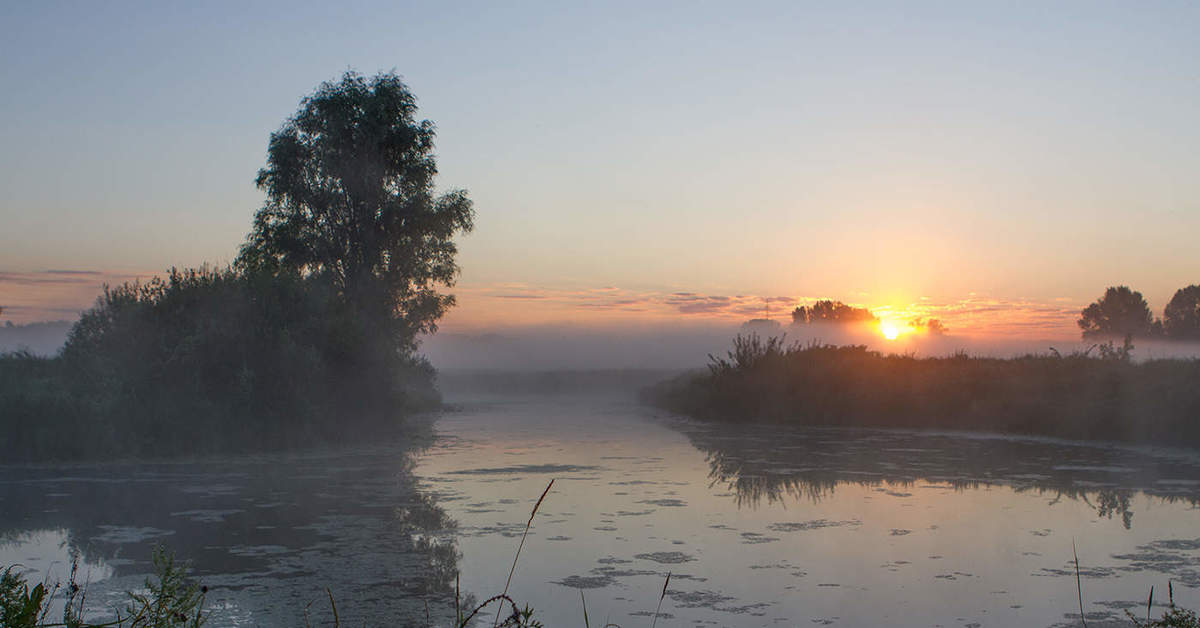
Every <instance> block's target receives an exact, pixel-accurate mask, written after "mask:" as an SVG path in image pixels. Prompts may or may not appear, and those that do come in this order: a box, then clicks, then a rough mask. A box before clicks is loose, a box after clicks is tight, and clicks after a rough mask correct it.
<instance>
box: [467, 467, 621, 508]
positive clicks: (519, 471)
mask: <svg viewBox="0 0 1200 628" xmlns="http://www.w3.org/2000/svg"><path fill="white" fill-rule="evenodd" d="M600 469H603V467H593V466H587V465H574V464H522V465H514V466H511V467H490V468H482V469H461V470H458V471H447V474H449V475H525V474H532V473H578V472H580V471H598V470H600ZM501 503H505V502H504V501H501Z"/></svg>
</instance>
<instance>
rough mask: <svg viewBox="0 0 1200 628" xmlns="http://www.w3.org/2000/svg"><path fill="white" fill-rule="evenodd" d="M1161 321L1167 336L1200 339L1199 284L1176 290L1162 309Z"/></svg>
mask: <svg viewBox="0 0 1200 628" xmlns="http://www.w3.org/2000/svg"><path fill="white" fill-rule="evenodd" d="M1162 323H1163V332H1164V333H1165V334H1166V335H1167V336H1168V337H1171V338H1178V339H1181V340H1200V285H1191V286H1188V287H1186V288H1180V289H1179V290H1176V291H1175V296H1173V297H1171V301H1170V302H1169V303H1167V307H1166V308H1164V309H1163V318H1162Z"/></svg>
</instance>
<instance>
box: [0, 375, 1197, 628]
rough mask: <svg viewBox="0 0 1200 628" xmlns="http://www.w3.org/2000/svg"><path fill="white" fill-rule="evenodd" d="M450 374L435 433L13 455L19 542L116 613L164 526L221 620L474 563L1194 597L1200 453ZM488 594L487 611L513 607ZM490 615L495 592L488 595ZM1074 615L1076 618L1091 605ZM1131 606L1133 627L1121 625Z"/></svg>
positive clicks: (1031, 611)
mask: <svg viewBox="0 0 1200 628" xmlns="http://www.w3.org/2000/svg"><path fill="white" fill-rule="evenodd" d="M502 388H508V389H509V391H508V392H509V393H510V394H498V393H495V392H492V393H478V392H475V393H470V392H461V391H460V392H456V393H452V394H451V395H450V400H451V401H454V402H456V403H457V406H458V407H457V409H456V410H454V411H451V412H448V413H446V414H445V415H443V416H442V417H440V418H439V419H438V421H437V422H436V424H435V427H434V430H435V435H434V436H433V437H431V438H430V439H429V441H428V442H427V444H428V447H426V448H418V449H413V450H406V449H403V448H400V447H399V446H396V445H390V446H389V445H386V444H380V445H379V446H376V447H372V448H360V449H354V450H343V451H336V452H327V453H320V454H308V455H292V456H269V457H253V458H230V459H225V460H219V461H204V462H188V463H177V464H170V465H89V466H72V467H69V468H62V467H51V468H29V467H7V468H3V469H2V470H0V482H2V484H0V486H2V487H3V491H2V492H0V500H2V501H0V508H2V510H0V512H2V513H3V514H2V516H0V530H3V531H4V532H3V533H2V534H3V535H4V536H3V538H4V539H5V541H4V543H3V544H2V545H0V562H3V563H9V562H21V563H23V564H25V565H26V566H28V567H31V568H33V569H36V570H38V571H37V574H44V573H45V571H46V570H47V569H50V570H51V571H53V572H55V573H58V574H61V575H62V576H65V573H63V569H64V566H65V564H66V562H67V561H68V554H69V552H70V551H71V548H78V549H79V550H81V551H82V555H83V558H84V559H85V566H84V568H83V569H85V570H88V569H90V573H91V580H92V585H91V587H90V589H89V590H90V591H93V593H90V594H89V606H91V607H92V608H94V609H95V610H97V611H99V610H101V609H102V608H103V606H104V605H105V604H110V603H112V600H113V599H116V596H118V594H119V593H120V592H121V591H123V590H125V589H127V588H132V587H135V586H137V585H138V583H139V582H140V581H141V579H142V577H143V575H144V574H145V573H146V572H147V571H148V565H147V562H146V559H147V557H148V556H149V548H150V547H151V546H152V545H153V543H155V542H163V543H165V544H167V545H169V546H170V547H171V548H172V549H174V550H175V551H176V552H178V553H179V555H180V556H181V557H186V558H190V559H192V560H193V561H194V563H195V565H196V567H197V571H198V573H199V574H200V575H201V576H202V578H203V580H204V582H205V583H207V584H209V586H210V587H211V589H210V593H209V602H210V606H211V607H212V608H214V611H215V612H216V614H217V619H216V620H215V621H216V625H227V624H244V625H297V624H301V625H302V624H303V613H304V609H305V608H306V605H308V604H309V603H310V602H311V603H312V605H311V607H308V612H309V614H310V616H311V617H312V619H313V623H314V625H319V624H320V623H321V622H328V621H329V620H330V618H331V614H330V612H329V609H328V600H327V597H326V593H325V587H326V586H329V587H330V588H331V589H332V591H333V593H334V595H335V598H336V599H337V603H338V610H339V613H340V615H341V617H342V619H343V621H345V622H346V623H347V625H360V624H361V623H363V622H366V623H368V624H373V625H396V624H404V623H414V624H422V623H424V622H425V621H426V620H425V617H426V611H425V608H426V605H428V607H429V609H430V610H429V611H428V612H429V615H428V617H429V618H430V623H433V624H437V625H446V623H447V621H446V619H445V618H446V617H447V614H446V613H447V612H448V610H449V609H450V608H451V607H452V604H453V597H454V593H453V591H454V577H453V573H454V569H455V567H457V569H459V570H460V571H461V586H462V590H463V591H464V592H467V593H471V594H474V595H475V596H476V597H477V598H479V599H482V598H486V597H488V596H491V595H493V594H496V593H499V592H500V591H501V590H502V589H503V588H504V583H505V580H506V578H507V577H508V573H509V569H510V567H511V566H512V559H513V555H514V552H515V551H516V549H517V545H518V543H519V541H520V536H521V533H522V531H523V530H524V527H525V523H526V521H527V520H528V518H529V514H530V510H531V509H532V507H533V504H534V502H535V501H536V500H537V499H538V497H539V496H540V495H541V494H542V492H543V490H544V489H545V488H546V485H547V484H548V483H549V482H550V480H551V479H553V480H554V486H553V488H552V490H551V491H550V493H549V494H548V495H547V496H546V499H545V501H544V503H543V504H542V506H541V509H540V510H539V512H538V515H537V516H536V517H535V518H534V521H533V526H532V529H531V531H530V534H529V537H528V539H527V541H526V544H525V547H524V549H523V550H522V554H521V558H520V562H519V564H518V565H517V569H516V573H515V575H514V577H513V581H512V585H511V587H510V594H511V595H512V596H513V597H514V598H515V599H516V600H518V602H521V603H525V602H528V603H530V604H531V605H533V606H534V607H535V608H536V609H538V611H539V613H538V616H539V617H540V618H541V619H542V621H544V622H545V623H546V625H548V626H565V625H570V626H573V625H582V608H581V603H582V602H581V599H580V593H579V591H580V590H582V591H583V593H584V595H585V597H586V603H587V609H588V614H589V616H590V619H591V623H592V625H602V624H603V623H604V622H614V623H617V624H620V625H622V626H627V627H628V626H644V625H650V623H651V622H652V616H653V614H654V612H655V609H656V607H657V605H658V601H659V595H660V594H661V592H662V590H663V584H664V581H665V578H666V575H667V573H668V572H670V573H671V580H670V583H669V585H668V587H667V590H668V591H667V596H666V598H665V600H663V603H662V613H661V615H660V616H659V619H658V625H663V626H684V625H714V626H776V625H787V626H790V625H810V624H811V625H834V626H838V625H841V626H867V625H889V626H969V625H972V624H977V625H981V626H1015V625H1021V626H1050V625H1055V624H1060V623H1061V624H1064V625H1071V624H1072V622H1071V617H1073V616H1077V614H1078V610H1077V601H1076V581H1075V571H1074V569H1075V567H1074V563H1073V560H1072V556H1073V555H1072V543H1074V545H1075V547H1077V548H1078V554H1079V559H1080V566H1081V570H1082V574H1083V578H1082V580H1083V595H1084V600H1085V610H1086V611H1087V613H1088V618H1089V626H1091V625H1104V620H1105V619H1109V620H1116V619H1120V618H1123V617H1124V610H1125V609H1126V608H1130V609H1132V610H1133V611H1134V612H1135V613H1139V614H1141V615H1142V616H1144V613H1145V598H1146V593H1147V592H1148V590H1149V587H1150V586H1151V585H1155V587H1156V591H1158V592H1159V593H1156V601H1157V600H1160V599H1163V598H1165V594H1164V593H1162V592H1165V589H1166V584H1167V580H1168V579H1170V580H1172V581H1173V582H1174V588H1175V594H1176V600H1177V601H1179V602H1181V603H1183V604H1184V605H1191V606H1192V607H1195V606H1200V590H1198V588H1200V560H1198V559H1200V538H1198V537H1200V510H1198V509H1197V507H1196V505H1197V503H1198V500H1200V455H1197V454H1196V453H1192V452H1180V451H1171V450H1162V449H1159V450H1150V449H1137V448H1126V447H1114V446H1106V445H1098V444H1081V443H1069V442H1062V441H1050V440H1045V439H1041V440H1037V439H1016V438H1001V437H989V436H983V435H962V434H929V433H915V432H895V431H872V430H834V429H780V428H766V427H757V428H751V429H744V428H743V429H736V430H735V429H732V428H730V427H728V426H717V425H713V424H701V423H695V422H691V421H687V420H682V419H679V418H678V417H670V416H665V415H663V414H662V413H659V412H655V411H653V410H651V409H648V408H645V407H643V406H640V405H638V404H637V403H636V402H635V401H633V400H632V398H631V396H630V395H622V394H616V393H613V394H568V393H564V394H555V395H541V394H532V393H520V392H514V391H513V390H512V389H513V388H515V387H502ZM492 613H494V611H492ZM489 616H490V617H494V614H493V615H489ZM1073 624H1074V625H1077V624H1078V620H1075V621H1074V622H1073ZM1122 625H1128V623H1124V624H1122Z"/></svg>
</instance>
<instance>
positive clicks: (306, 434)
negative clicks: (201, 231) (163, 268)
mask: <svg viewBox="0 0 1200 628" xmlns="http://www.w3.org/2000/svg"><path fill="white" fill-rule="evenodd" d="M380 327H381V326H379V325H372V324H371V318H370V317H366V316H362V315H361V314H360V313H359V312H357V311H356V310H355V308H354V307H353V306H352V305H349V304H348V303H347V301H346V300H344V299H341V298H339V295H337V294H336V293H335V292H334V291H333V290H332V288H331V287H330V284H328V283H327V282H324V281H321V280H320V279H319V278H316V277H308V278H301V277H300V276H298V275H291V274H286V273H285V274H274V273H270V274H268V273H265V272H254V271H240V272H239V271H235V270H232V269H214V268H200V269H192V270H183V271H180V270H172V271H171V272H170V273H169V274H168V275H167V276H166V277H165V278H155V279H153V280H151V281H149V282H147V283H144V284H139V283H133V284H125V285H123V286H120V287H117V288H113V289H106V290H105V292H104V294H103V296H101V297H100V299H99V300H98V301H97V303H96V305H95V307H93V308H92V309H90V310H88V311H87V312H85V313H84V314H83V316H82V317H81V319H80V320H79V322H78V323H76V325H75V326H74V327H73V328H72V329H71V332H70V335H69V336H68V339H67V343H66V345H65V347H64V348H63V350H62V353H61V355H60V356H59V357H57V358H50V359H47V358H37V357H34V356H32V355H29V354H27V353H17V354H9V355H6V356H3V357H0V413H2V417H3V418H2V419H0V421H2V423H0V427H2V428H3V432H4V438H3V439H2V444H0V452H2V453H3V455H4V456H5V458H7V459H10V460H12V459H17V460H31V459H44V458H59V459H63V458H68V459H69V458H82V457H88V456H110V455H133V456H164V455H174V454H179V453H189V454H195V453H208V452H218V451H243V450H257V449H263V448H267V447H289V446H296V445H302V444H306V443H314V442H329V441H335V442H336V441H343V440H348V439H352V438H355V437H357V436H360V433H362V432H367V431H372V432H375V431H378V429H380V428H387V427H391V426H394V425H396V424H397V422H398V419H399V417H400V416H402V415H403V414H405V413H407V412H411V411H413V410H417V409H421V408H426V407H431V406H432V405H435V404H436V403H438V401H439V400H438V398H437V394H436V392H435V391H434V388H433V369H432V368H431V367H430V366H429V364H428V363H427V362H425V361H424V360H423V359H421V358H419V357H416V356H415V355H414V354H412V353H411V352H407V351H403V350H402V349H399V348H397V344H396V342H394V341H393V339H392V338H391V337H389V336H388V335H387V330H386V327H384V328H383V329H381V328H380Z"/></svg>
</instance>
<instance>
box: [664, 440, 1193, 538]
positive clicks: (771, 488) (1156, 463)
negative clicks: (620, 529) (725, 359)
mask: <svg viewBox="0 0 1200 628" xmlns="http://www.w3.org/2000/svg"><path fill="white" fill-rule="evenodd" d="M681 429H682V430H683V431H684V432H685V433H686V434H687V436H688V437H689V439H690V440H691V441H692V444H693V445H695V446H696V447H697V448H698V449H700V450H701V451H703V452H704V453H705V454H706V456H707V459H708V464H709V467H710V471H709V479H710V482H711V486H722V487H724V488H725V489H727V490H729V491H731V492H733V493H734V496H735V497H734V499H736V501H737V504H738V506H739V507H748V508H757V507H758V506H759V505H760V504H762V503H763V502H766V503H767V504H774V503H786V502H787V501H789V500H792V501H799V500H809V501H813V502H818V501H821V500H822V499H824V498H826V497H828V496H830V495H832V494H833V493H834V491H835V490H836V489H837V487H838V485H839V484H854V485H858V486H865V487H880V486H883V485H889V486H892V487H897V488H911V487H912V486H914V485H915V484H916V483H917V482H927V483H936V484H940V485H945V486H949V487H953V488H954V489H955V490H958V491H966V490H974V489H979V488H981V487H988V486H1008V487H1011V488H1012V489H1013V490H1014V491H1016V492H1018V493H1025V492H1036V493H1037V494H1038V495H1047V496H1049V497H1050V499H1049V500H1048V504H1049V505H1053V504H1056V503H1058V502H1059V501H1061V500H1062V499H1063V498H1068V499H1072V500H1081V501H1083V502H1084V503H1086V504H1088V505H1089V506H1090V507H1092V508H1093V509H1095V511H1096V513H1097V515H1099V516H1100V517H1104V518H1108V519H1112V518H1114V517H1119V518H1120V521H1121V522H1122V524H1123V525H1124V527H1125V528H1126V529H1131V527H1132V525H1133V515H1134V513H1133V510H1132V509H1131V506H1130V505H1131V498H1132V497H1133V496H1134V495H1136V494H1138V493H1144V494H1146V495H1148V496H1151V497H1154V498H1157V499H1160V500H1162V501H1164V502H1171V503H1174V502H1176V501H1182V502H1184V503H1188V504H1191V505H1192V506H1195V505H1197V504H1200V482H1196V480H1200V458H1198V457H1197V456H1196V455H1195V454H1193V453H1190V452H1182V451H1166V450H1161V449H1159V450H1149V449H1137V448H1130V447H1117V446H1111V445H1105V444H1086V443H1075V442H1064V441H1052V440H1049V439H1022V438H1011V437H998V436H988V435H971V434H952V433H945V432H938V433H921V432H915V431H885V430H862V429H838V428H800V427H777V426H763V425H755V426H736V427H735V426H727V425H713V424H699V423H693V422H687V423H684V424H683V425H682V428H681Z"/></svg>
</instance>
